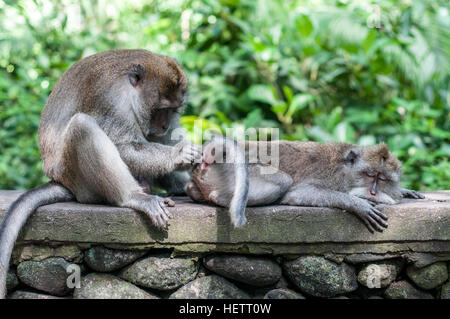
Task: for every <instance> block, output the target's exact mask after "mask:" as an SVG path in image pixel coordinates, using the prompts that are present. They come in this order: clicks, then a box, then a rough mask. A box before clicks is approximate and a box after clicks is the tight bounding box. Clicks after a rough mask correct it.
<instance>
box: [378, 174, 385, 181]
mask: <svg viewBox="0 0 450 319" xmlns="http://www.w3.org/2000/svg"><path fill="white" fill-rule="evenodd" d="M378 178H379V179H380V180H382V181H387V177H386V176H384V175H383V174H380V175H378Z"/></svg>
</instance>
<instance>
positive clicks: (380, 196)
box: [187, 137, 424, 233]
mask: <svg viewBox="0 0 450 319" xmlns="http://www.w3.org/2000/svg"><path fill="white" fill-rule="evenodd" d="M254 143H257V144H256V145H255V144H254ZM262 143H265V145H264V146H267V149H269V150H270V149H272V148H273V147H278V154H279V166H278V167H271V169H272V172H271V173H270V174H264V173H262V172H263V171H262V170H263V169H264V168H267V165H270V163H265V164H263V163H261V162H260V161H259V158H258V159H257V161H253V162H254V163H252V161H250V163H249V162H248V160H247V161H243V162H242V161H241V162H242V164H239V165H242V166H248V169H247V170H239V171H238V170H237V169H235V165H236V164H234V163H233V160H232V158H233V157H235V154H236V153H238V151H237V150H239V149H240V150H241V151H242V148H243V145H244V144H245V150H246V154H247V156H246V157H249V150H251V149H252V148H253V149H256V148H255V146H256V147H257V148H259V147H261V145H263V144H262ZM244 144H243V143H241V144H240V146H238V144H236V143H234V144H232V142H230V141H229V140H228V139H225V138H218V137H216V138H213V139H212V140H211V141H210V142H208V143H207V144H206V145H205V146H204V151H203V160H202V164H200V165H197V167H195V169H194V171H193V174H192V178H191V182H190V183H189V184H188V187H187V193H188V195H189V196H190V197H191V198H192V199H194V200H196V201H206V202H212V203H214V204H216V205H219V206H223V207H229V206H230V202H231V201H233V200H235V202H236V201H237V202H238V203H234V204H235V205H236V206H238V207H241V209H240V210H238V211H235V212H234V214H236V217H233V218H234V219H237V220H240V221H244V220H245V206H246V205H248V206H258V205H267V204H271V203H279V204H286V205H295V206H318V207H335V208H341V209H344V210H346V211H350V212H353V213H354V214H356V215H357V216H358V217H359V218H360V219H361V220H362V221H363V222H364V224H365V225H366V226H367V228H368V229H369V231H370V232H372V233H373V232H374V231H375V230H376V231H379V232H382V231H383V230H384V229H385V228H386V227H388V224H387V223H386V220H387V216H386V215H385V214H383V213H382V212H380V211H379V210H378V209H377V208H376V207H374V206H375V205H376V204H381V203H383V204H394V203H396V202H397V201H398V200H399V199H401V198H403V197H411V198H424V196H423V195H421V194H420V193H418V192H416V191H411V190H407V189H403V188H401V187H400V174H401V163H400V161H399V160H398V159H397V158H396V157H395V156H394V155H392V154H391V153H390V152H389V149H388V147H387V145H386V144H384V143H381V144H378V145H374V146H358V145H353V144H347V143H318V142H297V141H295V142H291V141H273V142H254V141H250V142H249V141H246V142H245V143H244ZM228 145H234V147H230V146H228ZM230 151H231V153H230ZM258 153H259V152H258ZM250 158H251V156H250ZM223 162H225V163H223ZM245 171H246V172H247V174H248V176H247V177H245V175H242V176H240V174H242V172H245ZM266 171H267V170H266ZM246 179H248V181H245V180H246ZM238 181H245V182H244V183H243V185H238V184H237V182H238ZM247 184H248V190H247V191H246V192H244V193H238V192H236V190H237V189H245V185H247ZM235 186H236V187H235ZM233 190H234V192H233ZM246 193H247V196H245V194H246ZM237 195H239V196H240V198H239V199H235V198H236V197H235V196H237ZM246 201H247V202H246ZM233 218H232V220H233ZM233 224H234V225H235V226H236V227H239V226H242V225H243V224H244V223H239V224H237V223H234V222H233Z"/></svg>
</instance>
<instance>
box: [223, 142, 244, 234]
mask: <svg viewBox="0 0 450 319" xmlns="http://www.w3.org/2000/svg"><path fill="white" fill-rule="evenodd" d="M229 143H233V145H232V146H233V151H232V153H233V157H234V163H235V164H234V165H235V167H236V171H235V184H234V192H233V198H232V199H231V203H230V208H229V213H230V217H231V222H232V223H233V225H234V227H236V228H239V227H242V226H244V225H245V223H246V222H247V218H246V217H245V207H247V201H248V188H249V176H248V163H247V161H246V156H245V151H244V150H243V149H242V148H241V147H240V146H239V144H238V143H237V142H236V141H230V140H227V144H229ZM227 148H228V145H227Z"/></svg>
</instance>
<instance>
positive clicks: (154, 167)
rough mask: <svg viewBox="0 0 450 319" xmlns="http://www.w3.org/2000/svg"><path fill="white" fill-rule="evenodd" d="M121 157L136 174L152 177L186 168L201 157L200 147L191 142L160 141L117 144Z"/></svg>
mask: <svg viewBox="0 0 450 319" xmlns="http://www.w3.org/2000/svg"><path fill="white" fill-rule="evenodd" d="M117 148H118V150H119V153H120V157H121V158H122V159H123V161H124V162H125V163H126V164H127V166H128V167H129V168H130V170H131V172H132V174H133V175H134V176H144V177H146V178H152V177H157V176H162V175H165V174H169V173H171V172H173V171H176V170H184V169H186V168H187V167H189V166H190V165H192V163H193V162H194V160H195V159H197V158H200V157H201V153H200V150H199V147H198V146H196V145H194V144H191V143H189V142H181V143H179V144H177V145H175V146H168V145H163V144H159V143H153V142H146V143H130V144H120V145H117Z"/></svg>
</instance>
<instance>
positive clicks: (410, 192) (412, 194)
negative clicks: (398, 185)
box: [402, 188, 425, 199]
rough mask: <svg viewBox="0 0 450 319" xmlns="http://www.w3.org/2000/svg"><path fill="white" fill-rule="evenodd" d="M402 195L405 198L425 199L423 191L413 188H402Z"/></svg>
mask: <svg viewBox="0 0 450 319" xmlns="http://www.w3.org/2000/svg"><path fill="white" fill-rule="evenodd" d="M402 196H403V197H404V198H414V199H423V198H425V196H424V195H422V194H421V193H419V192H416V191H413V190H409V189H406V188H403V189H402Z"/></svg>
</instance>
